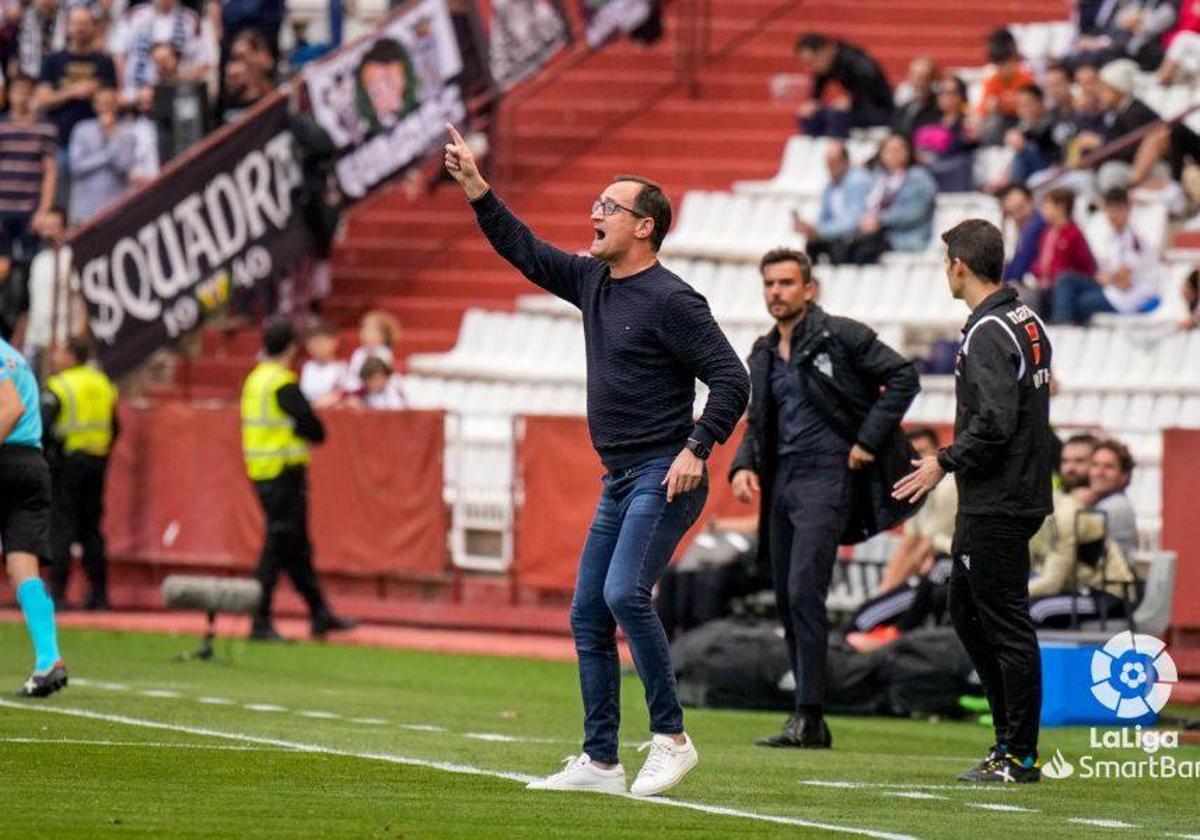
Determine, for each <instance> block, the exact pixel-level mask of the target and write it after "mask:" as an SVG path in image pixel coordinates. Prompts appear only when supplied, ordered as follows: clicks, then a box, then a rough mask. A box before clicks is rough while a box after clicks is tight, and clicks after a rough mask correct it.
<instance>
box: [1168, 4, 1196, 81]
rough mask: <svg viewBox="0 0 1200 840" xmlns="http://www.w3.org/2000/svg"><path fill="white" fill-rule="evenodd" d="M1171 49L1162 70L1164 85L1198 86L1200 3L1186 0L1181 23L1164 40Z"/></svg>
mask: <svg viewBox="0 0 1200 840" xmlns="http://www.w3.org/2000/svg"><path fill="white" fill-rule="evenodd" d="M1163 45H1164V46H1165V47H1166V48H1167V53H1166V56H1165V57H1164V58H1163V63H1162V64H1161V65H1159V68H1158V83H1159V84H1161V85H1174V84H1194V83H1195V82H1198V81H1200V4H1198V3H1196V2H1194V0H1184V2H1183V3H1182V4H1181V6H1180V8H1179V22H1178V23H1177V24H1176V25H1175V28H1174V29H1173V30H1171V31H1170V32H1168V33H1167V36H1166V37H1165V38H1164V39H1163Z"/></svg>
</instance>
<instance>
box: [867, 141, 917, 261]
mask: <svg viewBox="0 0 1200 840" xmlns="http://www.w3.org/2000/svg"><path fill="white" fill-rule="evenodd" d="M878 159H879V168H878V170H877V174H876V176H875V186H874V187H873V188H872V190H871V193H870V194H869V195H868V196H867V206H866V212H865V213H864V214H863V217H862V218H861V219H860V220H859V222H858V232H859V237H858V239H859V247H860V249H861V253H859V254H858V255H857V256H858V257H859V259H857V260H855V262H858V263H860V264H865V263H870V262H877V261H878V260H879V257H880V256H881V255H882V254H883V253H884V252H885V251H906V252H913V253H916V252H921V251H924V250H926V249H927V248H928V247H929V241H930V239H931V237H932V236H933V208H934V201H935V199H936V198H937V183H936V182H934V180H933V176H932V175H930V174H929V172H928V171H926V170H925V168H924V167H922V166H918V165H916V163H915V161H914V160H913V149H912V144H910V143H909V141H908V138H906V137H905V136H904V135H903V134H892V135H891V136H889V137H888V138H887V139H886V140H884V141H883V145H882V146H880V147H879V158H878Z"/></svg>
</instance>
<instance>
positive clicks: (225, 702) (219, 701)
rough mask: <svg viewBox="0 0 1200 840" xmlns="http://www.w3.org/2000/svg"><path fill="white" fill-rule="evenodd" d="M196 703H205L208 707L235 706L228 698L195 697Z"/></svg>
mask: <svg viewBox="0 0 1200 840" xmlns="http://www.w3.org/2000/svg"><path fill="white" fill-rule="evenodd" d="M196 702H197V703H207V704H208V705H210V706H236V705H237V704H236V703H234V702H233V701H232V700H230V699H229V698H228V697H197V698H196Z"/></svg>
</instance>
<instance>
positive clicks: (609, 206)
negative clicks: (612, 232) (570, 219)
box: [592, 198, 650, 219]
mask: <svg viewBox="0 0 1200 840" xmlns="http://www.w3.org/2000/svg"><path fill="white" fill-rule="evenodd" d="M597 210H603V211H604V215H605V216H611V215H613V214H614V213H616V212H617V211H618V210H624V211H625V212H626V213H628V214H629V215H630V216H633V217H634V218H636V219H649V218H650V217H649V216H647V215H646V214H645V213H639V212H638V211H636V210H634V209H633V208H632V207H626V206H625V205H624V204H617V202H615V201H613V200H612V199H611V198H597V199H596V200H595V201H593V202H592V212H593V213H595V212H596V211H597Z"/></svg>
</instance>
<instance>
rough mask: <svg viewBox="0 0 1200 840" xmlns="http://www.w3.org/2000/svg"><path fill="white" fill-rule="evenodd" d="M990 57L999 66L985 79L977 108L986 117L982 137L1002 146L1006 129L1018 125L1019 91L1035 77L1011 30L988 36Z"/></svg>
mask: <svg viewBox="0 0 1200 840" xmlns="http://www.w3.org/2000/svg"><path fill="white" fill-rule="evenodd" d="M987 58H988V63H990V64H991V65H992V66H993V67H994V68H995V69H993V71H992V74H991V75H990V76H988V77H987V79H985V80H984V83H983V90H982V91H981V92H980V96H979V105H978V107H977V108H976V113H977V114H978V116H979V118H980V119H981V120H982V127H981V128H980V136H979V140H980V142H981V143H983V144H984V145H985V146H999V145H1000V144H1001V143H1003V142H1004V134H1005V132H1007V131H1008V129H1010V128H1012V127H1013V126H1014V125H1016V122H1017V92H1018V91H1019V90H1021V88H1023V87H1026V86H1027V85H1031V84H1033V83H1034V81H1035V80H1034V78H1033V74H1032V73H1030V72H1029V71H1028V70H1027V69H1025V67H1024V66H1022V62H1021V54H1020V53H1019V52H1017V42H1016V39H1015V38H1013V36H1012V33H1011V32H1009V31H1008V30H1007V29H998V30H996V31H995V32H993V33H992V34H991V35H989V36H988V45H987Z"/></svg>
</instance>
